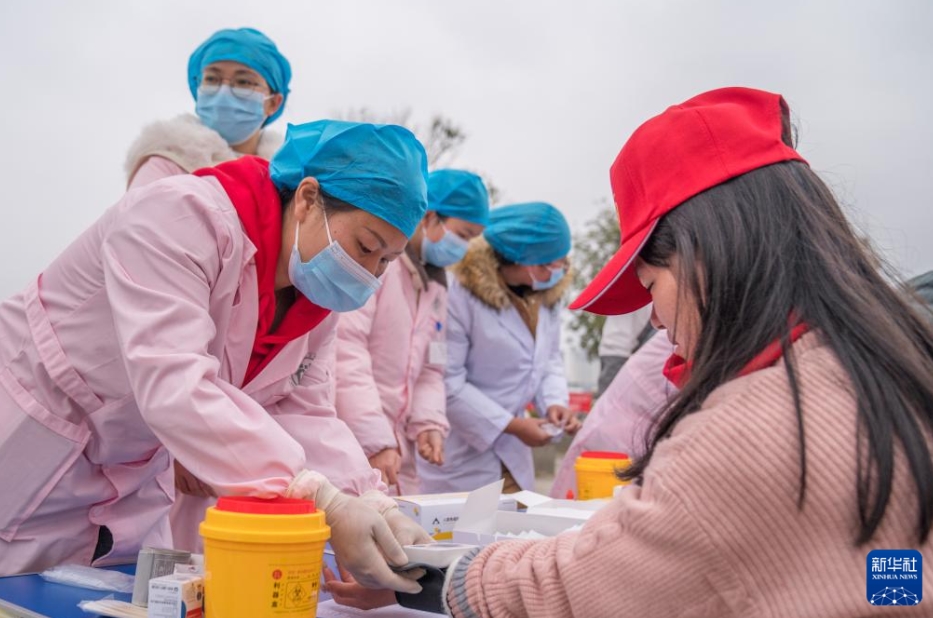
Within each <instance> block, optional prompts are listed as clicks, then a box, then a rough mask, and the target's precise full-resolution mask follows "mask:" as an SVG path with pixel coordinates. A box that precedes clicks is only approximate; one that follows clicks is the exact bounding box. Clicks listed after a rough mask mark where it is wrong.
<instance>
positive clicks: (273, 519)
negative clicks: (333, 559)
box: [200, 496, 330, 618]
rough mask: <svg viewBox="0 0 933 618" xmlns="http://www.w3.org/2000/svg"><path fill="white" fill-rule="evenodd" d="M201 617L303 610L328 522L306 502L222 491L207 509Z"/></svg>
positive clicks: (284, 615) (244, 617)
mask: <svg viewBox="0 0 933 618" xmlns="http://www.w3.org/2000/svg"><path fill="white" fill-rule="evenodd" d="M200 530H201V536H202V537H204V608H205V613H204V615H205V617H206V618H298V617H299V616H300V617H301V618H309V617H310V616H314V615H315V613H316V611H317V600H318V592H319V590H318V589H319V587H320V581H321V566H322V563H323V559H324V544H325V543H326V542H327V539H329V538H330V527H328V526H327V524H326V523H325V521H324V513H322V512H319V511H316V510H315V508H314V502H311V501H309V500H294V499H289V498H275V499H272V500H263V499H261V498H248V497H232V496H225V497H222V498H220V499H219V500H218V501H217V506H214V507H210V508H208V509H207V514H206V516H205V518H204V522H203V523H202V524H201V528H200Z"/></svg>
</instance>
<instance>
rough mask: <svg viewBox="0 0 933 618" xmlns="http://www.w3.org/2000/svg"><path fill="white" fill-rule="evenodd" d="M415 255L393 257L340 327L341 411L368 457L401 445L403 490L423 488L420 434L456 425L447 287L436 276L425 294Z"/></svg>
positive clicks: (339, 409) (338, 349) (338, 378)
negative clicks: (449, 382) (449, 402)
mask: <svg viewBox="0 0 933 618" xmlns="http://www.w3.org/2000/svg"><path fill="white" fill-rule="evenodd" d="M408 260H409V258H408V256H407V255H404V256H403V257H401V258H399V259H398V260H396V261H395V262H393V263H391V264H390V265H389V267H388V269H386V272H385V275H383V279H382V287H380V288H379V290H378V291H377V292H376V294H374V295H373V297H372V298H370V299H369V302H367V303H366V305H365V306H364V307H363V308H362V309H360V310H359V311H353V312H350V313H345V314H343V315H341V316H340V321H339V325H338V327H337V341H338V344H337V414H338V416H339V417H340V418H342V419H343V420H344V421H346V423H347V424H348V425H349V426H350V429H352V430H353V434H354V435H355V436H356V438H357V440H359V442H360V444H361V445H362V447H363V450H364V451H365V453H366V455H367V456H372V455H375V454H376V453H378V452H379V451H381V450H383V449H386V448H398V449H399V450H400V452H401V455H402V468H401V474H400V479H399V485H400V487H399V488H398V490H399V491H400V493H402V494H413V493H418V492H419V491H420V489H419V486H420V483H419V480H418V475H417V472H416V470H415V457H420V455H418V449H417V446H416V442H415V440H416V438H417V436H418V434H419V433H421V432H422V431H427V430H429V429H436V430H438V431H440V432H441V433H442V434H443V435H444V436H445V437H446V436H447V433H448V431H449V429H450V425H449V424H448V423H447V414H446V412H445V408H446V395H445V391H444V367H445V366H446V364H447V351H446V337H447V289H446V288H445V287H443V286H441V285H440V284H439V283H437V282H436V281H429V282H428V284H427V288H426V289H423V290H422V291H421V292H420V298H419V295H418V292H417V291H416V285H418V286H419V287H420V286H421V285H423V283H422V279H421V277H420V276H419V275H418V274H417V273H416V272H412V269H413V268H414V267H413V266H411V262H410V261H408ZM415 278H417V284H416V279H415ZM390 489H393V488H390Z"/></svg>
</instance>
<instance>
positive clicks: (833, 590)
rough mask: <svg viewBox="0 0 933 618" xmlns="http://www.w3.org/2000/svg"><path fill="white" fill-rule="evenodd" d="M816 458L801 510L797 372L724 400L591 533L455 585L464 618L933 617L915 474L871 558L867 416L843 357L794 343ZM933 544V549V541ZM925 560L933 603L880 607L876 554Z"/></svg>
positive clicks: (898, 478) (521, 544)
mask: <svg viewBox="0 0 933 618" xmlns="http://www.w3.org/2000/svg"><path fill="white" fill-rule="evenodd" d="M793 351H794V354H795V357H796V359H797V362H798V368H799V373H800V383H801V396H802V404H803V413H804V427H805V431H806V447H807V471H808V473H807V494H806V501H805V503H804V506H803V509H802V510H798V508H797V497H798V487H799V474H800V467H799V456H798V437H797V421H796V415H795V413H794V407H793V401H792V399H791V393H790V388H789V386H788V382H787V377H786V373H785V370H784V366H783V363H778V364H777V365H775V366H773V367H770V368H767V369H763V370H760V371H758V372H755V373H753V374H751V375H748V376H746V377H744V378H739V379H736V380H733V381H732V382H730V383H728V384H726V385H724V386H722V387H721V388H719V389H717V390H716V391H715V392H714V393H712V394H711V395H710V397H709V398H708V399H707V401H706V402H705V404H704V406H703V409H702V410H700V411H699V412H697V413H695V414H693V415H690V416H688V417H687V418H685V419H684V420H683V421H682V422H680V423H679V424H678V425H677V427H676V429H675V431H674V433H673V435H672V436H671V437H670V438H669V439H667V440H665V441H664V442H662V443H661V444H660V445H659V446H658V448H657V450H656V452H655V455H654V458H653V459H652V461H651V464H650V466H649V467H648V469H647V470H646V471H645V475H644V483H643V485H642V486H641V487H630V488H628V489H627V490H626V491H625V493H624V494H623V495H622V496H620V497H618V498H616V499H615V500H614V501H613V502H612V503H611V504H609V505H608V506H606V507H605V508H604V509H602V510H601V511H600V512H599V513H597V514H596V515H595V516H594V517H593V518H592V519H591V520H590V521H589V522H588V523H587V525H586V526H584V528H583V530H582V531H580V532H579V533H565V534H562V535H560V536H558V537H556V538H553V539H548V540H545V541H507V542H504V543H497V544H495V545H491V546H489V547H487V548H485V549H483V550H482V551H480V552H479V553H478V554H477V555H475V556H467V557H465V558H464V559H462V560H461V561H460V562H459V563H457V564H456V565H455V567H454V568H452V569H451V570H450V573H449V574H448V582H447V585H448V588H447V593H446V601H447V603H448V604H449V605H450V607H449V610H448V611H450V612H451V615H452V616H456V617H458V618H459V617H461V616H462V617H470V618H472V617H473V616H483V617H486V616H492V617H498V616H503V617H504V616H510V617H511V616H533V617H535V618H543V617H550V616H554V617H561V618H566V617H569V616H577V617H593V618H598V617H615V616H632V617H636V616H637V617H642V618H643V617H651V616H664V617H668V616H691V617H700V616H709V617H716V618H722V617H727V616H751V617H759V616H762V617H763V616H769V617H771V616H773V617H785V616H812V617H814V618H833V617H837V616H839V617H841V616H846V617H848V616H876V615H877V616H902V615H903V616H933V541H931V540H930V539H928V540H927V542H926V543H924V544H923V545H918V541H917V537H916V532H915V530H916V524H917V517H918V515H917V506H916V504H917V503H916V494H915V491H914V488H913V485H912V481H911V480H910V479H909V477H908V476H907V473H906V472H907V470H906V461H905V460H904V459H903V456H902V455H900V457H899V459H898V460H897V461H896V472H895V482H894V488H893V491H892V495H891V501H890V502H889V504H888V509H887V512H886V514H885V517H884V520H883V521H882V524H881V527H880V528H879V529H878V531H877V532H876V534H875V536H874V537H873V538H872V540H871V541H870V542H869V543H868V544H866V545H864V546H862V547H856V546H855V543H854V539H855V537H856V534H857V530H858V515H857V501H856V473H855V470H856V461H855V430H856V408H855V402H854V399H853V397H852V396H851V395H850V394H849V393H848V392H847V389H846V383H847V378H846V376H845V374H844V372H843V371H842V369H841V367H840V365H839V363H838V361H837V359H836V358H835V356H834V354H833V353H832V351H831V350H830V349H829V348H827V347H825V346H821V345H820V343H819V342H818V339H817V335H815V334H812V333H811V334H808V335H805V336H804V337H802V338H801V339H800V340H799V341H798V342H797V343H795V344H794V347H793ZM931 538H933V535H931ZM909 548H914V549H919V550H920V552H921V554H922V556H923V558H924V562H925V563H926V564H925V565H924V566H925V567H926V568H925V569H924V574H923V588H924V591H925V592H926V595H927V596H929V597H931V598H927V599H924V600H923V601H922V602H921V603H920V605H919V606H917V607H912V608H902V609H898V608H893V607H873V606H871V605H869V604H868V601H867V600H866V586H865V576H866V573H865V570H866V557H867V554H868V552H869V551H870V550H872V549H909Z"/></svg>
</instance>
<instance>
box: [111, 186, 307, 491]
mask: <svg viewBox="0 0 933 618" xmlns="http://www.w3.org/2000/svg"><path fill="white" fill-rule="evenodd" d="M180 178H182V179H181V180H180V181H179V182H178V183H176V184H173V185H162V186H157V188H155V189H154V190H149V191H146V190H145V189H143V190H142V192H133V193H130V194H129V196H130V197H128V198H127V201H126V203H125V204H124V206H123V210H122V212H120V213H119V214H117V215H116V216H117V220H116V222H115V223H114V226H113V227H112V228H111V230H110V232H109V233H108V235H107V237H106V238H105V239H104V242H103V246H102V249H101V252H102V260H103V269H104V278H105V285H106V292H107V295H108V299H109V302H110V306H111V311H112V317H113V323H114V327H115V329H116V333H117V337H118V338H119V341H120V344H121V346H122V348H123V352H124V362H125V366H126V372H127V377H128V379H129V385H130V388H131V389H132V392H133V394H134V395H135V398H136V402H137V405H138V407H139V411H140V414H141V415H142V417H143V419H144V420H145V421H146V423H147V424H148V425H149V427H150V429H151V430H152V431H153V433H155V434H156V436H157V437H158V438H159V440H161V441H162V443H163V444H165V446H166V447H167V448H168V450H169V452H171V453H172V454H173V455H174V456H175V457H177V458H178V460H179V461H180V462H181V463H182V464H183V465H184V466H185V467H187V468H188V469H189V470H191V471H192V472H194V473H195V474H196V475H197V476H198V477H199V478H200V479H202V480H203V481H204V482H206V483H208V484H209V485H211V486H213V487H215V488H217V489H218V490H219V491H220V492H221V493H238V494H256V495H276V494H282V493H284V492H285V490H286V489H287V488H288V485H289V483H290V481H291V480H292V478H293V477H294V476H295V474H296V473H297V472H298V471H299V470H301V469H302V468H304V467H305V453H304V450H303V449H302V447H301V445H300V444H299V443H298V442H297V441H295V440H294V439H293V438H292V437H291V436H289V434H288V432H287V431H286V430H285V429H283V428H282V426H281V425H280V424H279V423H277V422H276V421H275V420H274V419H273V418H272V416H270V415H269V413H268V412H267V411H266V410H265V409H264V408H263V407H262V406H260V405H259V404H258V403H257V402H256V401H254V400H253V399H252V398H250V397H249V396H248V395H246V394H244V393H243V392H242V391H241V390H239V389H238V388H236V387H234V386H233V385H232V384H229V383H227V382H225V381H223V380H221V379H219V378H218V369H219V365H220V363H219V361H218V359H217V358H216V357H215V356H213V355H212V354H210V353H209V352H208V346H209V344H210V342H211V340H212V339H213V337H214V336H215V334H216V326H215V324H214V320H213V319H212V316H211V313H210V310H209V307H210V300H211V290H212V285H213V284H214V283H215V282H216V281H217V280H218V278H220V277H222V276H229V275H230V271H227V272H226V273H224V271H225V269H234V270H235V271H236V272H235V276H236V277H237V280H238V277H239V271H240V264H239V263H235V264H233V263H230V262H231V260H232V259H233V258H232V256H231V253H232V254H233V256H235V258H236V260H239V259H241V257H240V254H239V253H238V252H231V251H230V250H229V248H230V245H232V243H233V240H232V239H233V238H234V237H235V235H237V234H240V233H241V232H240V230H239V229H232V228H233V227H234V226H233V224H232V223H231V220H230V219H229V217H226V216H222V215H221V214H220V213H219V212H218V205H216V204H214V203H212V202H213V201H214V199H219V198H220V196H219V195H217V196H215V195H213V192H214V191H216V190H214V189H205V188H204V187H203V186H200V185H199V184H198V183H203V182H204V181H203V180H200V179H196V178H194V177H180ZM134 200H136V203H133V201H134Z"/></svg>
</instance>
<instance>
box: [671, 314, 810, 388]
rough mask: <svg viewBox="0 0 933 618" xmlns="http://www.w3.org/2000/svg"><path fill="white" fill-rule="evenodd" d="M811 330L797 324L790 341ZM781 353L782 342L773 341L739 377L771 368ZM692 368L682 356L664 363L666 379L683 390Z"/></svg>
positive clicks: (674, 357) (791, 332)
mask: <svg viewBox="0 0 933 618" xmlns="http://www.w3.org/2000/svg"><path fill="white" fill-rule="evenodd" d="M807 330H809V329H808V328H807V325H806V324H803V323H801V324H797V326H795V327H794V328H792V329H791V331H790V341H791V343H793V342H794V341H797V340H798V339H800V337H801V336H802V335H803V334H804V333H805V332H807ZM783 355H784V354H783V352H782V351H781V342H780V341H772V342H771V343H769V344H768V345H767V347H765V349H764V350H762V351H761V352H760V353H759V354H758V355H757V356H755V358H753V359H752V360H750V361H749V362H748V364H747V365H745V367H744V368H743V369H742V371H740V372H739V377H741V376H746V375H748V374H750V373H752V372H755V371H758V370H759V369H764V368H765V367H770V366H771V365H773V364H774V363H776V362H778V361H779V360H780V359H781V357H782V356H783ZM690 366H691V363H688V362H687V361H686V360H684V358H683V357H682V356H678V355H677V354H671V356H670V358H668V359H667V362H666V363H664V377H665V378H667V379H668V381H670V382H671V383H672V384H673V385H674V386H676V387H677V388H683V387H684V384H686V383H687V380H689V379H690Z"/></svg>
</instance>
